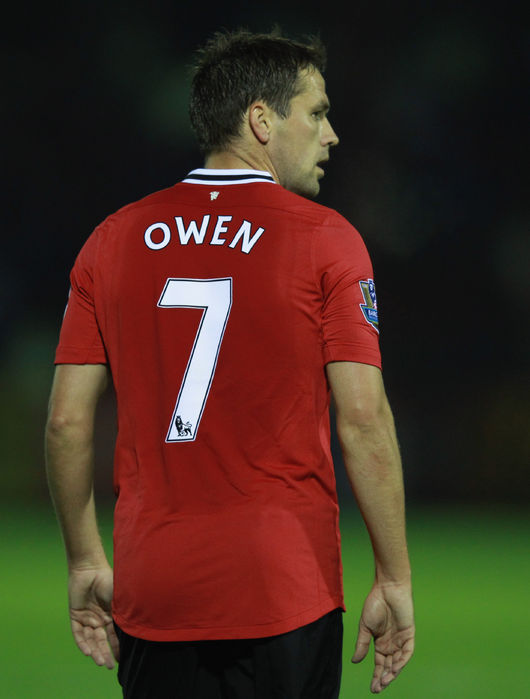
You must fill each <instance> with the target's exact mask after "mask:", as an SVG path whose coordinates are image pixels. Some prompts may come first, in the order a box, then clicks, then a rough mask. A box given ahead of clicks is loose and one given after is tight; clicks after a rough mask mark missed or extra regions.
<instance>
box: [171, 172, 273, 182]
mask: <svg viewBox="0 0 530 699" xmlns="http://www.w3.org/2000/svg"><path fill="white" fill-rule="evenodd" d="M182 182H184V183H186V184H209V185H211V184H246V183H248V182H272V184H276V183H275V181H274V178H273V176H272V175H271V174H270V172H265V171H264V170H236V169H234V170H214V169H210V168H198V169H196V170H192V171H191V172H189V173H188V175H187V176H186V178H185V179H184V180H182Z"/></svg>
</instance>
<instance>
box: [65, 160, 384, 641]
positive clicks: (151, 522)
mask: <svg viewBox="0 0 530 699" xmlns="http://www.w3.org/2000/svg"><path fill="white" fill-rule="evenodd" d="M336 360H346V361H352V362H362V363H366V364H373V365H376V366H380V354H379V346H378V331H377V304H376V300H375V289H374V283H373V273H372V267H371V263H370V259H369V256H368V253H367V251H366V248H365V246H364V244H363V242H362V240H361V237H360V236H359V234H358V233H357V231H356V230H355V229H354V228H353V227H352V226H351V225H350V224H349V223H348V222H347V221H346V220H345V219H344V218H343V217H341V216H340V215H339V214H338V213H336V212H335V211H333V210H331V209H328V208H326V207H323V206H321V205H319V204H316V203H314V202H311V201H309V200H307V199H305V198H303V197H300V196H297V195H295V194H293V193H291V192H288V191H286V190H285V189H284V188H282V187H281V186H280V185H278V184H275V183H274V181H273V178H272V177H271V176H270V175H269V174H268V173H264V172H259V171H247V170H204V169H201V170H195V171H193V172H192V173H190V175H189V176H188V177H187V178H186V179H185V180H184V181H183V182H181V183H179V184H177V185H175V186H173V187H170V188H168V189H165V190H163V191H160V192H156V193H154V194H152V195H150V196H148V197H146V198H144V199H142V200H140V201H138V202H135V203H133V204H130V205H129V206H126V207H124V208H123V209H121V210H119V211H118V212H117V213H115V214H113V215H112V216H110V217H109V218H107V219H106V220H105V221H104V222H103V223H102V224H101V225H99V226H98V227H97V228H96V229H95V231H94V232H93V233H92V235H91V236H90V238H89V239H88V240H87V242H86V243H85V245H84V247H83V248H82V250H81V252H80V254H79V256H78V258H77V260H76V262H75V265H74V268H73V270H72V273H71V293H70V298H69V302H68V306H67V310H66V314H65V317H64V321H63V326H62V330H61V336H60V341H59V346H58V349H57V354H56V363H58V364H60V363H75V364H83V363H108V364H109V365H110V370H111V373H112V377H113V381H114V385H115V388H116V395H117V404H118V436H117V444H116V451H115V465H114V484H115V491H116V495H117V503H116V510H115V529H114V574H115V588H114V600H113V614H114V618H115V619H116V622H117V623H118V625H119V626H120V627H121V628H123V630H124V631H126V632H127V633H129V634H131V635H133V636H137V637H140V638H145V639H150V640H157V641H184V640H198V639H223V638H226V639H229V638H256V637H263V636H271V635H275V634H279V633H283V632H286V631H290V630H292V629H295V628H298V627H300V626H303V625H304V624H308V623H310V622H311V621H314V620H315V619H317V618H319V617H321V616H322V615H324V614H326V613H327V612H329V611H331V610H332V609H335V608H337V607H343V593H342V567H341V558H340V537H339V529H338V505H337V496H336V487H335V478H334V471H333V463H332V457H331V450H330V425H329V387H328V384H327V380H326V374H325V365H326V363H327V362H330V361H336Z"/></svg>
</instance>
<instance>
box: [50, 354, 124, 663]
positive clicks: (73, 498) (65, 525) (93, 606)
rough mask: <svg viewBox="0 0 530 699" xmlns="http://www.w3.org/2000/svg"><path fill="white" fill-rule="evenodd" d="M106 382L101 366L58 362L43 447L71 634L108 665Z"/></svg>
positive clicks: (111, 632) (112, 647)
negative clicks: (102, 506) (97, 447)
mask: <svg viewBox="0 0 530 699" xmlns="http://www.w3.org/2000/svg"><path fill="white" fill-rule="evenodd" d="M107 382H108V371H107V367H106V366H105V365H104V364H61V365H58V366H57V368H56V371H55V377H54V381H53V386H52V391H51V396H50V402H49V410H48V421H47V424H46V439H45V444H46V447H45V449H46V471H47V476H48V485H49V489H50V494H51V496H52V500H53V502H54V506H55V510H56V513H57V518H58V520H59V525H60V527H61V532H62V535H63V539H64V544H65V549H66V557H67V562H68V573H69V585H68V596H69V604H70V620H71V626H72V633H73V635H74V638H75V641H76V643H77V645H78V647H79V649H80V650H81V651H82V652H83V653H84V654H85V655H88V656H90V657H92V659H93V660H94V662H95V663H96V664H97V665H106V666H107V667H108V668H112V667H113V666H114V661H113V657H112V656H113V655H114V657H116V658H117V656H118V643H117V639H116V635H115V633H114V628H113V624H112V617H111V614H110V606H111V601H112V590H113V576H112V568H111V567H110V565H109V562H108V560H107V557H106V555H105V551H104V548H103V544H102V542H101V538H100V535H99V531H98V526H97V522H96V509H95V504H94V419H95V414H96V406H97V403H98V399H99V397H100V396H101V394H102V393H103V391H104V390H105V387H106V386H107ZM109 644H110V648H109ZM111 650H112V652H111Z"/></svg>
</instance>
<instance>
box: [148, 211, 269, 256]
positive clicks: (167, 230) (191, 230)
mask: <svg viewBox="0 0 530 699" xmlns="http://www.w3.org/2000/svg"><path fill="white" fill-rule="evenodd" d="M210 218H211V216H210V214H206V215H205V216H203V218H202V221H200V223H199V222H198V221H195V220H193V219H192V220H191V221H190V222H189V223H188V225H187V226H186V225H185V223H184V219H183V218H182V216H175V217H174V220H175V226H176V233H177V234H178V240H179V242H180V244H181V245H188V243H190V242H192V241H193V242H194V243H195V244H196V245H203V244H205V243H207V244H208V245H225V244H226V243H228V247H229V248H232V249H235V248H236V247H238V246H240V248H241V252H244V253H245V254H246V255H248V254H249V252H250V251H251V250H252V248H253V247H254V245H255V244H256V243H257V242H258V240H259V239H260V238H261V236H262V234H263V233H264V232H265V229H264V228H262V227H258V228H256V230H254V232H252V226H253V224H252V223H251V222H250V221H246V220H243V222H242V223H240V224H239V225H238V224H236V225H233V224H232V216H217V219H215V218H212V220H211V221H210ZM175 226H174V228H175ZM234 231H235V232H234ZM174 234H175V230H173V232H172V230H171V227H170V225H169V224H168V223H165V222H164V221H157V223H152V224H151V225H150V226H148V227H147V228H146V230H145V233H144V241H145V244H146V245H147V247H148V248H150V249H151V250H162V248H165V247H166V246H167V245H169V243H170V242H171V239H172V237H174ZM229 241H230V242H229Z"/></svg>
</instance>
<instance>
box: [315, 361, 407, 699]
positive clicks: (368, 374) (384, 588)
mask: <svg viewBox="0 0 530 699" xmlns="http://www.w3.org/2000/svg"><path fill="white" fill-rule="evenodd" d="M327 373H328V378H329V382H330V386H331V390H332V393H333V396H334V400H335V405H336V412H337V433H338V436H339V440H340V443H341V448H342V454H343V457H344V463H345V466H346V470H347V473H348V477H349V480H350V483H351V486H352V489H353V492H354V495H355V498H356V500H357V503H358V505H359V509H360V511H361V514H362V516H363V518H364V521H365V523H366V527H367V529H368V533H369V535H370V540H371V542H372V548H373V552H374V560H375V582H374V585H373V587H372V590H371V592H370V594H369V595H368V597H367V599H366V601H365V604H364V608H363V612H362V616H361V620H360V624H359V635H358V639H357V645H356V649H355V654H354V657H353V662H359V661H361V660H362V659H363V658H364V657H365V656H366V653H367V652H368V648H369V645H370V641H371V639H372V637H373V638H374V642H375V671H374V676H373V679H372V684H371V690H372V692H374V693H379V692H380V691H381V690H382V689H384V688H385V687H386V686H388V684H390V682H391V681H392V680H393V679H395V677H397V675H398V674H399V672H400V671H401V669H402V668H403V667H404V665H405V664H406V663H407V662H408V660H409V659H410V657H411V655H412V652H413V649H414V619H413V606H412V593H411V582H410V563H409V557H408V552H407V541H406V532H405V505H404V489H403V476H402V470H401V459H400V454H399V447H398V443H397V438H396V432H395V427H394V420H393V417H392V412H391V409H390V406H389V404H388V400H387V398H386V394H385V391H384V386H383V379H382V376H381V372H380V371H379V369H377V368H376V367H373V366H369V365H365V364H357V363H354V362H333V363H330V364H328V365H327Z"/></svg>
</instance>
